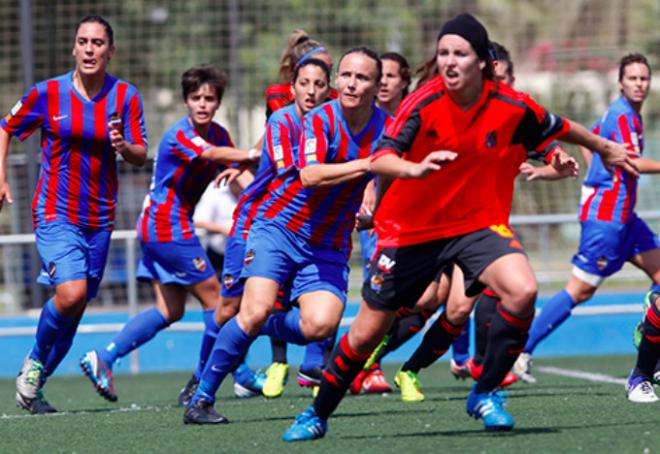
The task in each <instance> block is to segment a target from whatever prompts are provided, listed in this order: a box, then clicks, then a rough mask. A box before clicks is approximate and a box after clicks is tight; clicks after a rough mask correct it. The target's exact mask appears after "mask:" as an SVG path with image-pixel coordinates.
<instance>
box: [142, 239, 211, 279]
mask: <svg viewBox="0 0 660 454" xmlns="http://www.w3.org/2000/svg"><path fill="white" fill-rule="evenodd" d="M140 245H141V246H142V259H140V263H139V264H138V269H137V278H138V279H140V280H143V281H151V280H154V279H155V280H157V281H160V282H161V283H163V284H179V285H192V284H197V283H198V282H203V281H205V280H207V279H208V278H210V277H213V276H215V270H214V269H213V266H212V265H211V261H210V260H209V258H208V257H207V255H206V251H205V250H204V248H203V247H202V245H201V243H200V242H199V238H197V237H193V238H191V239H190V240H181V241H168V242H163V243H159V242H155V241H154V242H144V241H141V242H140Z"/></svg>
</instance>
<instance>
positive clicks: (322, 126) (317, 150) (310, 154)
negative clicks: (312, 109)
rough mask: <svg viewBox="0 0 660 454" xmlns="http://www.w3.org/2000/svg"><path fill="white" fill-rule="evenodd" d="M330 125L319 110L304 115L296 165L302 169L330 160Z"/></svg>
mask: <svg viewBox="0 0 660 454" xmlns="http://www.w3.org/2000/svg"><path fill="white" fill-rule="evenodd" d="M329 135H330V125H329V123H328V121H327V119H326V118H324V117H323V116H322V115H321V114H320V112H318V113H315V114H310V115H307V116H306V117H305V120H304V126H303V132H302V134H301V136H300V147H299V150H298V159H297V160H296V167H298V168H299V169H303V168H305V167H307V166H310V165H314V164H325V163H327V162H331V161H332V159H333V156H331V153H330V137H329Z"/></svg>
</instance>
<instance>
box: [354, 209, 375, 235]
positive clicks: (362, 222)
mask: <svg viewBox="0 0 660 454" xmlns="http://www.w3.org/2000/svg"><path fill="white" fill-rule="evenodd" d="M355 220H356V223H355V229H356V230H358V231H359V230H370V229H373V228H374V217H373V215H372V214H371V213H369V214H367V213H358V214H357V216H356V217H355Z"/></svg>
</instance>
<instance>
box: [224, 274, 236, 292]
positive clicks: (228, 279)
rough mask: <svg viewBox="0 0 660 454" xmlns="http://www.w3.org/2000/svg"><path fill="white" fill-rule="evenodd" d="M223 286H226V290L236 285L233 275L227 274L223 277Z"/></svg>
mask: <svg viewBox="0 0 660 454" xmlns="http://www.w3.org/2000/svg"><path fill="white" fill-rule="evenodd" d="M222 285H224V286H225V288H227V289H229V288H231V287H232V285H234V276H232V275H231V274H225V275H224V276H222Z"/></svg>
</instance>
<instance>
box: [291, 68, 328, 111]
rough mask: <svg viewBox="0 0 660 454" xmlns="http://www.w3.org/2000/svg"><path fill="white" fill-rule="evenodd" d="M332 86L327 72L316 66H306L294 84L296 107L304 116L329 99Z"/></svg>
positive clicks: (299, 72)
mask: <svg viewBox="0 0 660 454" xmlns="http://www.w3.org/2000/svg"><path fill="white" fill-rule="evenodd" d="M328 93H330V86H329V85H328V79H327V77H326V75H325V71H323V70H322V69H321V68H319V67H318V66H316V65H305V66H303V67H302V68H301V69H300V71H298V78H297V79H296V80H295V81H294V83H293V96H294V98H295V100H296V106H297V107H298V109H299V110H300V112H301V113H302V114H303V115H304V114H306V113H307V112H309V111H310V110H312V109H313V108H314V107H316V106H318V105H319V104H321V103H322V102H323V101H325V100H326V98H327V97H328Z"/></svg>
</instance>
